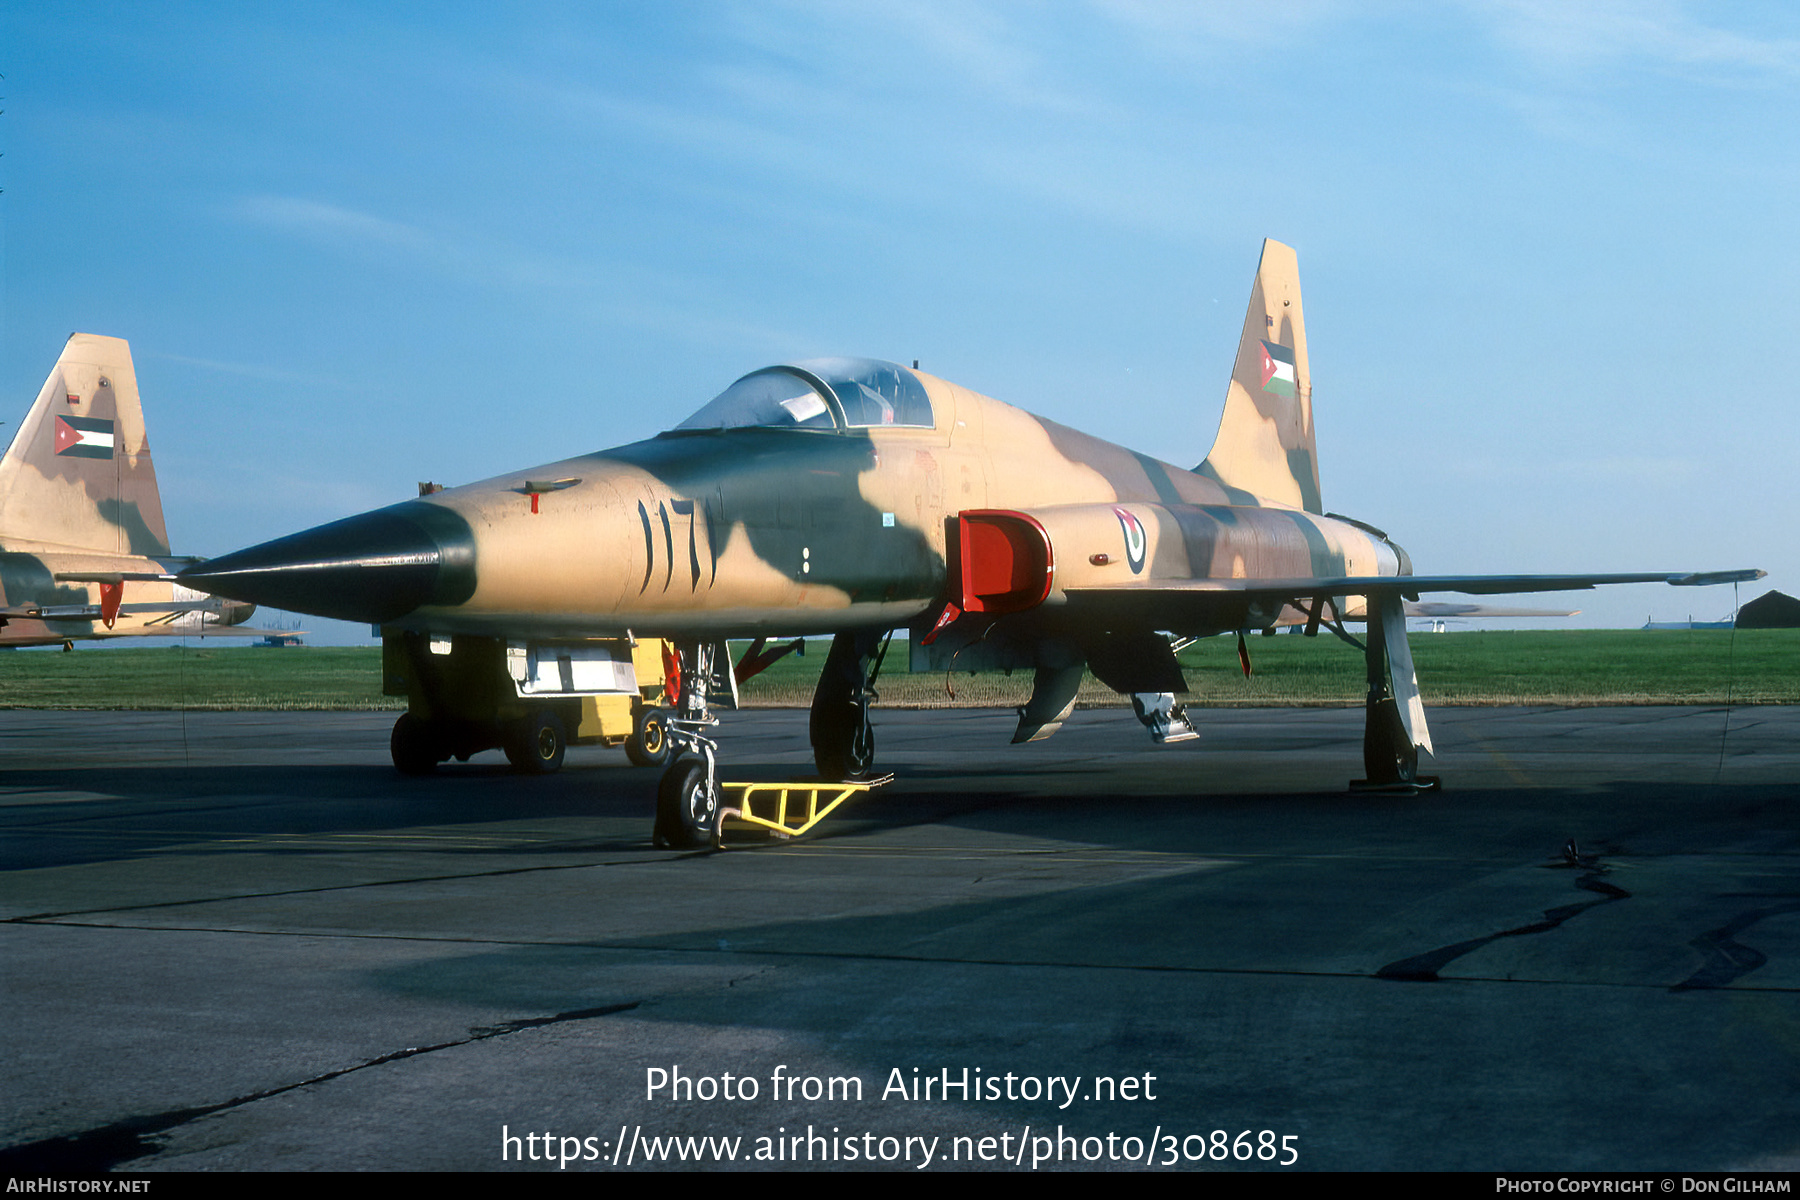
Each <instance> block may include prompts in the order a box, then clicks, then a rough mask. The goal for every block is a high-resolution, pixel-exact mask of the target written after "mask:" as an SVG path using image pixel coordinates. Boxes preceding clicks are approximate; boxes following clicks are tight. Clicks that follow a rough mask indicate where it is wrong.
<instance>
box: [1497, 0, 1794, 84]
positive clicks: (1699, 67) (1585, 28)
mask: <svg viewBox="0 0 1800 1200" xmlns="http://www.w3.org/2000/svg"><path fill="white" fill-rule="evenodd" d="M1470 9H1471V11H1473V12H1474V13H1475V14H1476V15H1477V16H1478V17H1481V18H1484V19H1486V20H1487V21H1489V22H1490V23H1491V24H1492V25H1493V27H1494V29H1495V32H1496V33H1497V35H1498V36H1499V38H1500V40H1501V41H1502V42H1503V43H1505V44H1507V45H1509V46H1511V47H1512V48H1513V49H1515V50H1517V51H1519V52H1521V53H1523V54H1524V55H1525V56H1526V57H1527V58H1530V59H1531V60H1533V61H1534V62H1536V63H1537V64H1538V65H1540V66H1543V67H1546V68H1549V69H1552V70H1557V71H1568V72H1574V71H1582V70H1588V69H1592V68H1593V67H1595V66H1596V65H1604V64H1609V63H1624V64H1629V63H1633V62H1636V63H1645V64H1651V65H1660V66H1664V67H1672V68H1680V69H1682V70H1684V71H1688V72H1698V73H1700V74H1702V75H1710V76H1713V77H1715V78H1717V79H1720V80H1721V81H1722V80H1723V79H1725V78H1735V79H1743V78H1744V77H1746V76H1754V75H1774V76H1784V77H1791V76H1793V75H1795V74H1797V73H1800V39H1795V38H1757V37H1752V36H1750V35H1748V34H1743V33H1737V32H1733V31H1731V30H1728V29H1722V28H1718V27H1715V26H1712V25H1706V24H1702V23H1701V22H1699V21H1696V20H1694V19H1693V18H1692V17H1690V16H1689V15H1688V13H1687V12H1686V11H1685V7H1684V6H1683V5H1681V4H1678V3H1674V2H1672V0H1592V2H1589V3H1583V4H1568V3H1563V2H1562V0H1472V2H1471V4H1470Z"/></svg>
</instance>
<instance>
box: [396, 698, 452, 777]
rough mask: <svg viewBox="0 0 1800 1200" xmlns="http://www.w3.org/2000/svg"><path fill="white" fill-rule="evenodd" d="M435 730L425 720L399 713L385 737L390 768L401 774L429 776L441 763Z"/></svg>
mask: <svg viewBox="0 0 1800 1200" xmlns="http://www.w3.org/2000/svg"><path fill="white" fill-rule="evenodd" d="M439 741H440V739H439V738H438V736H437V731H436V730H434V729H432V727H431V723H430V722H429V721H424V720H421V719H419V718H418V717H415V716H413V715H412V714H411V713H401V714H400V719H399V720H398V721H395V722H394V732H393V733H391V734H389V735H388V753H389V754H391V755H392V756H393V758H394V769H395V770H397V771H399V772H400V773H401V774H402V775H429V774H431V773H432V772H433V771H435V770H437V765H438V763H440V762H442V761H443V760H444V753H443V750H442V747H441V746H440V745H439Z"/></svg>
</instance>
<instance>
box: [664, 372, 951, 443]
mask: <svg viewBox="0 0 1800 1200" xmlns="http://www.w3.org/2000/svg"><path fill="white" fill-rule="evenodd" d="M933 423H934V422H933V421H932V415H931V398H930V397H929V396H927V395H926V394H925V385H924V384H922V383H920V382H919V377H918V376H917V375H914V374H913V373H912V372H911V371H909V370H907V369H906V368H905V367H902V366H899V365H898V364H896V363H890V362H881V361H879V360H877V359H873V358H813V359H808V360H806V361H805V362H798V363H793V364H790V365H787V366H780V367H764V368H763V369H762V370H760V371H752V372H751V373H750V374H748V375H746V376H744V377H743V378H742V379H740V380H738V381H737V382H736V383H734V384H732V385H731V386H730V387H728V388H726V389H725V390H724V391H722V392H720V393H719V394H718V395H717V396H715V397H713V398H712V400H710V401H709V402H708V403H707V404H706V406H705V407H704V408H702V409H701V410H700V411H699V412H697V413H695V414H694V415H693V416H691V417H689V418H688V419H687V420H685V421H683V422H682V423H681V424H680V425H677V426H676V428H677V429H741V428H744V427H746V426H758V427H762V428H774V429H820V430H832V429H867V428H873V427H875V426H892V425H899V426H910V427H914V428H927V429H929V428H931V426H932V425H933Z"/></svg>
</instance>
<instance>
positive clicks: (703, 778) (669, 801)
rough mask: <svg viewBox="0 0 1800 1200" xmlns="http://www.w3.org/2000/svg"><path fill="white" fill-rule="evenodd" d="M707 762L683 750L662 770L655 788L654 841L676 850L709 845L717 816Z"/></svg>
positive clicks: (716, 799)
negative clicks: (659, 780)
mask: <svg viewBox="0 0 1800 1200" xmlns="http://www.w3.org/2000/svg"><path fill="white" fill-rule="evenodd" d="M712 774H713V773H712V771H711V769H710V764H709V763H708V762H707V760H706V759H705V758H703V757H701V756H700V755H697V754H684V755H682V756H681V757H680V758H677V759H676V760H675V761H674V762H673V763H672V764H671V765H670V766H669V769H668V770H667V771H664V772H663V777H662V783H661V784H660V785H658V787H657V789H656V844H657V845H658V846H669V847H672V848H674V849H676V850H691V849H694V848H696V847H700V846H710V845H711V844H712V837H713V825H714V824H715V823H716V822H717V820H718V816H719V790H718V784H717V783H716V782H715V781H714V780H713V777H712Z"/></svg>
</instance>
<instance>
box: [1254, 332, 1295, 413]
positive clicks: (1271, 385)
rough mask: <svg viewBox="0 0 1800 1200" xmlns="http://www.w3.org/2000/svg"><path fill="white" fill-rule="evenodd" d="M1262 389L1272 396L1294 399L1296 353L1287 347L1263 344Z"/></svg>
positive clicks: (1271, 343)
mask: <svg viewBox="0 0 1800 1200" xmlns="http://www.w3.org/2000/svg"><path fill="white" fill-rule="evenodd" d="M1262 389H1263V391H1265V392H1267V393H1269V394H1270V395H1271V396H1282V397H1285V398H1287V399H1290V400H1291V399H1293V396H1294V352H1293V351H1292V350H1289V349H1288V348H1287V347H1286V346H1281V345H1277V344H1276V343H1274V342H1264V343H1263V344H1262Z"/></svg>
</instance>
